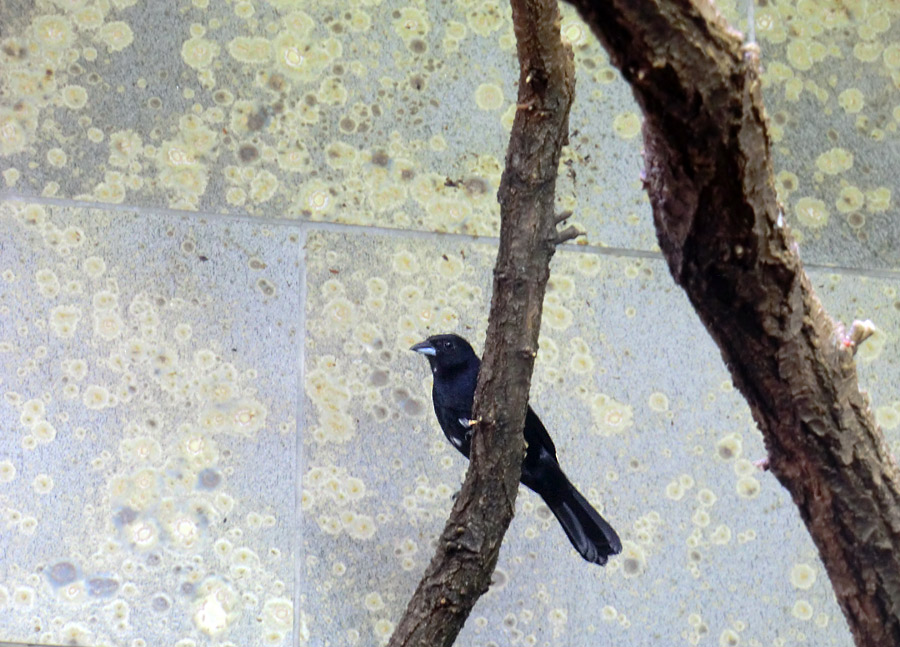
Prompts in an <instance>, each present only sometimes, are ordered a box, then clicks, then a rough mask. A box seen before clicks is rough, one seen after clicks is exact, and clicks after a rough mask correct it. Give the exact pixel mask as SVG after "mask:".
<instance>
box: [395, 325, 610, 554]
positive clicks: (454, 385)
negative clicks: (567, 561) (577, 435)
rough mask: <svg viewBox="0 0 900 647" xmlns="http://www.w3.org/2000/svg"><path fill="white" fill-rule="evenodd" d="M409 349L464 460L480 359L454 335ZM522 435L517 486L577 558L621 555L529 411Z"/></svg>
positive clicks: (438, 417)
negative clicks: (428, 377)
mask: <svg viewBox="0 0 900 647" xmlns="http://www.w3.org/2000/svg"><path fill="white" fill-rule="evenodd" d="M411 350H414V351H416V352H418V353H422V354H423V355H425V356H426V357H427V358H428V363H429V364H430V365H431V372H432V373H433V374H434V387H433V388H432V391H431V396H432V400H433V401H434V413H435V414H436V415H437V419H438V422H439V423H440V425H441V429H443V430H444V435H445V436H447V439H448V440H449V441H450V443H451V444H452V445H453V446H454V447H456V448H457V449H458V450H459V451H460V452H462V454H463V455H465V457H466V458H468V457H469V449H470V448H471V433H472V427H470V426H469V425H467V424H466V423H467V421H468V420H469V419H470V418H471V417H472V405H473V401H474V399H475V386H476V383H477V381H478V370H479V368H480V367H481V360H479V359H478V356H477V355H476V354H475V351H474V350H472V346H470V345H469V342H467V341H466V340H465V339H463V338H462V337H460V336H458V335H435V336H433V337H429V338H428V339H426V340H425V341H423V342H421V343H418V344H416V345H415V346H413V347H412V348H411ZM524 434H525V447H526V449H525V458H524V459H523V460H522V483H524V484H525V485H527V486H528V487H529V488H530V489H532V490H534V491H535V492H536V493H537V494H538V495H539V496H540V497H541V498H542V499H543V500H544V502H545V503H546V504H547V506H548V507H549V508H550V510H551V511H552V512H553V514H554V515H555V516H556V518H557V520H558V521H559V523H560V525H561V526H562V527H563V530H565V531H566V535H567V536H568V537H569V541H571V542H572V545H573V546H574V547H575V550H577V551H578V552H579V553H580V554H581V556H582V557H584V558H585V559H586V560H587V561H589V562H593V563H595V564H605V563H606V561H607V559H608V558H609V556H610V555H616V554H618V553H619V552H621V550H622V542H621V541H620V540H619V536H618V535H617V534H616V531H615V530H613V529H612V526H610V525H609V524H608V523H607V522H606V520H604V519H603V517H601V516H600V514H599V513H598V512H597V511H596V510H594V508H592V507H591V504H590V503H588V502H587V500H586V499H585V498H584V497H583V496H582V495H581V493H580V492H579V491H578V490H576V489H575V486H574V485H572V484H571V483H570V482H569V479H568V478H566V475H565V474H564V473H563V471H562V469H561V468H560V466H559V462H558V460H557V458H556V447H555V446H554V445H553V440H552V439H551V438H550V434H548V433H547V430H546V429H545V428H544V425H543V423H541V420H540V418H538V417H537V415H536V414H535V413H534V411H532V409H531V407H528V410H527V412H526V414H525V429H524Z"/></svg>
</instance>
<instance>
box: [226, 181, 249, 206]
mask: <svg viewBox="0 0 900 647" xmlns="http://www.w3.org/2000/svg"><path fill="white" fill-rule="evenodd" d="M225 200H226V201H227V202H228V204H230V205H233V206H236V207H239V206H241V205H242V204H244V203H245V202H246V201H247V192H246V191H244V190H243V189H242V188H240V187H237V186H233V187H231V188H229V189H228V190H227V191H226V192H225Z"/></svg>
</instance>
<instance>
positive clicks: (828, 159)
mask: <svg viewBox="0 0 900 647" xmlns="http://www.w3.org/2000/svg"><path fill="white" fill-rule="evenodd" d="M852 166H853V153H851V152H850V151H848V150H847V149H846V148H839V147H835V148H832V149H830V150H827V151H825V152H824V153H822V154H821V155H819V156H818V157H817V158H816V167H817V168H818V169H819V170H820V171H822V172H823V173H825V174H826V175H837V174H838V173H843V172H844V171H847V170H849V169H850V168H851V167H852Z"/></svg>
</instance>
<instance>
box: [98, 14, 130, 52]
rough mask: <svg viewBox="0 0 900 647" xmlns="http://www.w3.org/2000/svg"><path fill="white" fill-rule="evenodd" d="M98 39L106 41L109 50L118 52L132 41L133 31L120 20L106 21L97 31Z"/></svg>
mask: <svg viewBox="0 0 900 647" xmlns="http://www.w3.org/2000/svg"><path fill="white" fill-rule="evenodd" d="M98 35H99V37H100V39H101V40H102V41H103V42H104V43H106V46H107V47H108V48H109V51H110V52H118V51H121V50H123V49H125V48H126V47H128V46H129V45H131V43H132V41H134V33H133V32H132V31H131V27H129V26H128V23H126V22H122V21H120V20H117V21H113V22H108V23H106V24H105V25H103V27H101V28H100V31H99V32H98Z"/></svg>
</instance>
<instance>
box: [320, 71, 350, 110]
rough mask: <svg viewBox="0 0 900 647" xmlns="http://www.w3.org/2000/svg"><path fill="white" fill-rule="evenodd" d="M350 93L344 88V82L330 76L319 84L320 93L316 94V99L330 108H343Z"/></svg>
mask: <svg viewBox="0 0 900 647" xmlns="http://www.w3.org/2000/svg"><path fill="white" fill-rule="evenodd" d="M349 96H350V93H349V92H348V91H347V88H346V87H345V86H344V83H343V81H341V79H340V78H339V77H336V76H329V77H327V78H324V79H322V82H321V83H320V84H319V91H318V92H316V98H317V99H318V100H319V102H320V103H322V104H325V105H329V106H342V105H344V104H345V103H347V98H348V97H349Z"/></svg>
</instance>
